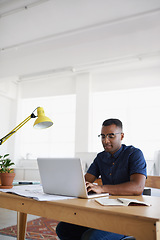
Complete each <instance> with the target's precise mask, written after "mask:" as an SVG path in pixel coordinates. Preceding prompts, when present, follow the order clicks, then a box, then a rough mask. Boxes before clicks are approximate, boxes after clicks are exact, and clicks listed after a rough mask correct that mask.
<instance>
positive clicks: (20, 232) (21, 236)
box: [17, 212, 27, 240]
mask: <svg viewBox="0 0 160 240" xmlns="http://www.w3.org/2000/svg"><path fill="white" fill-rule="evenodd" d="M26 224H27V214H26V213H21V212H17V240H25V235H26Z"/></svg>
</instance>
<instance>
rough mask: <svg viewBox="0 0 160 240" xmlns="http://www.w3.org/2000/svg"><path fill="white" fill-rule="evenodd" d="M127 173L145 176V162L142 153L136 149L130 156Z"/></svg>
mask: <svg viewBox="0 0 160 240" xmlns="http://www.w3.org/2000/svg"><path fill="white" fill-rule="evenodd" d="M129 171H130V175H132V174H134V173H139V174H143V175H145V176H147V172H146V161H145V159H144V155H143V153H142V151H141V150H140V149H138V148H135V149H134V151H133V152H132V153H131V155H130V158H129Z"/></svg>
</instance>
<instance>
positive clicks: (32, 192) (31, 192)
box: [0, 185, 74, 201]
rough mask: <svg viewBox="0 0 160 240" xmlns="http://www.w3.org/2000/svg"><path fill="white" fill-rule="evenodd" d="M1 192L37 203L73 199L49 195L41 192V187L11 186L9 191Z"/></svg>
mask: <svg viewBox="0 0 160 240" xmlns="http://www.w3.org/2000/svg"><path fill="white" fill-rule="evenodd" d="M0 191H1V192H6V193H12V194H17V195H20V196H23V197H28V198H33V199H35V200H38V201H55V200H63V199H72V198H74V197H68V196H60V195H50V194H46V193H44V192H43V189H42V186H41V185H21V186H13V188H11V189H0Z"/></svg>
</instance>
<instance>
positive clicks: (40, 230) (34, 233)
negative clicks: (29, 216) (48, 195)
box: [0, 217, 59, 240]
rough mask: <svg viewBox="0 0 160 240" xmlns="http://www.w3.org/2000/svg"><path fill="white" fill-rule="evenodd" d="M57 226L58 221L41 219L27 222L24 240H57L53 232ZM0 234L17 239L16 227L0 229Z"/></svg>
mask: <svg viewBox="0 0 160 240" xmlns="http://www.w3.org/2000/svg"><path fill="white" fill-rule="evenodd" d="M57 224H58V221H55V220H52V219H47V218H43V217H41V218H37V219H35V220H32V221H29V222H27V230H26V239H45V240H58V239H59V238H58V237H57V235H56V231H55V229H56V226H57ZM0 234H2V235H5V236H13V237H17V226H16V225H15V226H11V227H7V228H3V229H0Z"/></svg>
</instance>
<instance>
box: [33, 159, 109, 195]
mask: <svg viewBox="0 0 160 240" xmlns="http://www.w3.org/2000/svg"><path fill="white" fill-rule="evenodd" d="M37 162H38V168H39V173H40V178H41V184H42V188H43V191H44V193H47V194H55V195H62V196H70V197H78V198H96V197H102V196H107V195H108V193H101V194H97V193H91V194H89V193H87V189H86V185H85V179H84V174H83V170H82V163H81V160H80V159H79V158H38V159H37Z"/></svg>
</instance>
